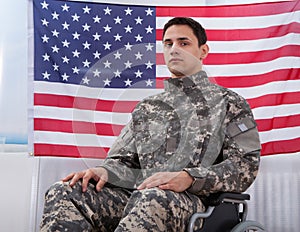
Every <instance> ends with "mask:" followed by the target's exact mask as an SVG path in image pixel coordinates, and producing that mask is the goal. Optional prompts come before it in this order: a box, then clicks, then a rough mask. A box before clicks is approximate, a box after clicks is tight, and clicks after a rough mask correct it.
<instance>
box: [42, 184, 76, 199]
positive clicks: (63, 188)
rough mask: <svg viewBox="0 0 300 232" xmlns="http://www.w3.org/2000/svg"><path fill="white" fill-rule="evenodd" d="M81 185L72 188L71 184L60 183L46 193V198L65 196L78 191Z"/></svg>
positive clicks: (52, 186)
mask: <svg viewBox="0 0 300 232" xmlns="http://www.w3.org/2000/svg"><path fill="white" fill-rule="evenodd" d="M79 185H80V184H79V183H76V184H75V186H73V187H70V185H69V182H63V181H58V182H56V183H54V184H53V185H51V186H50V187H49V188H48V190H47V191H46V193H45V196H46V197H51V196H55V195H58V194H59V195H65V194H67V193H69V192H72V191H74V190H76V189H79V188H80V186H79Z"/></svg>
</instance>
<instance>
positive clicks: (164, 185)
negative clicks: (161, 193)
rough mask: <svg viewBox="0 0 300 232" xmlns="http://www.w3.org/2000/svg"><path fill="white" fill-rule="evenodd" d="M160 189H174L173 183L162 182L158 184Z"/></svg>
mask: <svg viewBox="0 0 300 232" xmlns="http://www.w3.org/2000/svg"><path fill="white" fill-rule="evenodd" d="M158 187H159V188H160V189H162V190H174V189H172V187H171V185H170V184H169V183H166V184H161V185H159V186H158Z"/></svg>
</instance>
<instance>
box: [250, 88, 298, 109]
mask: <svg viewBox="0 0 300 232" xmlns="http://www.w3.org/2000/svg"><path fill="white" fill-rule="evenodd" d="M247 101H248V103H249V105H250V106H251V108H252V109H254V108H258V107H263V106H277V105H283V104H295V103H300V92H291V93H279V94H267V95H264V96H261V97H257V98H251V99H247Z"/></svg>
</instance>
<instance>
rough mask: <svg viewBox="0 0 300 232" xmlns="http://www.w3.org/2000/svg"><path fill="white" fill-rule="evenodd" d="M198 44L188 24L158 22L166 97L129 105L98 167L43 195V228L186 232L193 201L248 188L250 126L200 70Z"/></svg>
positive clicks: (253, 157)
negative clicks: (128, 112) (123, 124)
mask: <svg viewBox="0 0 300 232" xmlns="http://www.w3.org/2000/svg"><path fill="white" fill-rule="evenodd" d="M206 40H207V39H206V34H205V30H204V29H203V28H202V26H201V25H200V24H199V23H198V22H196V21H194V20H193V19H190V18H174V19H171V20H170V21H169V22H167V24H166V25H165V27H164V31H163V47H164V56H165V62H166V64H167V66H168V69H169V71H170V72H171V76H172V78H170V79H169V80H167V81H166V82H165V91H164V92H163V93H161V94H158V95H155V96H151V97H148V98H146V99H144V100H143V101H141V102H140V103H139V104H138V105H137V106H136V108H135V110H134V111H133V113H132V119H131V121H130V122H129V123H128V125H127V126H126V127H125V128H124V129H123V130H122V132H121V134H120V136H119V137H118V139H117V140H116V142H115V143H114V145H113V146H112V148H111V149H110V151H109V154H108V157H107V158H106V159H105V161H104V163H103V164H102V165H101V166H99V167H96V168H91V169H88V170H84V171H82V172H78V173H72V174H70V175H68V176H67V177H65V178H64V179H63V182H59V183H56V184H54V185H53V186H52V187H51V188H50V189H49V190H48V192H47V194H46V200H45V208H44V215H43V219H42V223H41V230H42V231H185V229H186V226H187V223H188V220H189V217H190V216H191V215H192V214H193V213H195V212H199V211H203V210H204V205H203V201H202V199H204V198H205V197H207V196H208V195H210V194H211V193H215V192H227V191H230V192H243V191H245V190H246V189H247V188H248V187H249V186H250V185H251V183H252V182H253V181H254V179H255V177H256V175H257V171H258V166H259V155H260V143H259V137H258V132H257V128H256V124H255V122H254V119H253V115H252V113H251V110H250V108H249V106H248V104H247V103H246V101H245V100H244V99H243V98H242V97H240V96H239V95H237V94H236V93H233V92H232V91H230V90H228V89H224V88H222V87H220V86H217V85H215V84H212V83H210V82H209V80H208V78H207V75H206V73H205V72H204V71H202V61H203V59H205V58H206V56H207V55H208V51H209V48H208V46H207V44H206ZM198 226H199V225H198Z"/></svg>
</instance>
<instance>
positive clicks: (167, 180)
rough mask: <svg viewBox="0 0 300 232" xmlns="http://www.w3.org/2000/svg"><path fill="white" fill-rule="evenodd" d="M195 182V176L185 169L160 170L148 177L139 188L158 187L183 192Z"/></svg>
mask: <svg viewBox="0 0 300 232" xmlns="http://www.w3.org/2000/svg"><path fill="white" fill-rule="evenodd" d="M192 183H193V178H192V177H191V176H190V175H189V174H188V173H187V172H185V171H180V172H158V173H155V174H154V175H152V176H150V177H148V178H147V179H146V180H144V182H143V183H142V184H140V185H139V186H138V188H137V189H138V190H141V189H145V188H153V187H158V188H160V189H164V190H172V191H174V192H183V191H185V190H186V189H188V188H189V187H190V186H191V184H192Z"/></svg>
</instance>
